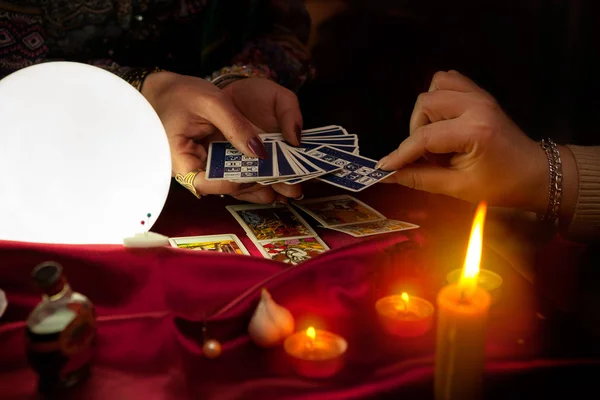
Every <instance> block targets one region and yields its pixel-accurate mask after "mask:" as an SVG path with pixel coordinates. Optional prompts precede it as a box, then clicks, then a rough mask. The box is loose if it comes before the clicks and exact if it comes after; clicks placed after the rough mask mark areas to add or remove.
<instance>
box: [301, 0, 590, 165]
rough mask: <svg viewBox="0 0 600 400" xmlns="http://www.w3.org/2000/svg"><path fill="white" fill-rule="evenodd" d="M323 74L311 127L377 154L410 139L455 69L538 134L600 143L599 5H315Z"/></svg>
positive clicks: (521, 0) (373, 1) (314, 93)
mask: <svg viewBox="0 0 600 400" xmlns="http://www.w3.org/2000/svg"><path fill="white" fill-rule="evenodd" d="M306 3H307V7H308V9H309V11H310V12H311V15H312V18H313V24H314V27H313V38H312V43H311V48H312V53H313V57H314V63H315V66H316V68H317V74H318V75H317V78H316V79H315V80H314V81H313V82H312V83H311V84H309V85H307V86H306V87H305V88H304V89H303V90H302V92H301V93H300V99H301V105H302V110H303V114H304V118H305V126H306V127H307V128H310V127H316V126H322V125H329V124H339V125H342V126H344V127H345V128H346V129H347V130H348V131H349V132H350V133H356V134H358V135H359V136H360V146H361V154H364V155H366V156H369V157H372V158H379V157H381V156H383V155H385V154H387V153H388V152H389V151H391V150H392V149H393V148H395V147H396V146H397V145H398V144H399V143H400V141H401V140H402V139H403V138H404V137H406V135H408V123H409V119H410V114H411V112H412V107H413V105H414V101H415V99H416V97H417V95H418V94H419V93H420V92H423V91H426V90H427V88H428V87H429V81H430V79H431V76H432V75H433V73H434V72H435V71H437V70H448V69H456V70H458V71H460V72H462V73H463V74H465V75H467V76H469V77H471V78H472V79H474V80H475V81H476V82H477V83H478V84H480V85H481V86H482V87H484V88H485V89H486V90H488V91H489V92H491V93H492V94H493V95H494V96H495V97H496V98H497V99H498V101H499V102H500V104H501V105H502V107H503V108H504V109H505V111H506V112H507V113H508V114H509V115H510V116H511V117H512V118H513V119H514V120H515V121H516V122H517V123H518V124H519V125H520V126H521V128H522V129H523V130H524V131H525V132H526V133H527V134H528V135H529V136H531V137H533V138H535V139H541V138H543V137H552V138H554V139H555V140H557V141H558V142H559V143H575V144H600V140H599V139H598V127H597V124H596V115H598V114H599V113H598V110H599V106H600V102H599V101H598V98H599V96H600V95H599V89H600V62H599V58H600V57H599V52H600V46H598V44H599V38H600V24H599V23H600V13H599V11H600V7H599V6H598V5H597V4H595V3H597V2H596V1H594V0H570V1H567V0H545V1H544V0H503V1H500V0H484V1H481V0H480V1H473V0H460V1H437V0H436V1H433V0H412V1H409V0H370V1H365V0H355V1H352V0H348V1H337V0H307V1H306Z"/></svg>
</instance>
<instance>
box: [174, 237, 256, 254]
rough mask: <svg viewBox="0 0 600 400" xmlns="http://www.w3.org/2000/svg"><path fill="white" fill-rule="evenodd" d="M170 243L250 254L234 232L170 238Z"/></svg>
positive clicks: (190, 247)
mask: <svg viewBox="0 0 600 400" xmlns="http://www.w3.org/2000/svg"><path fill="white" fill-rule="evenodd" d="M169 243H170V244H171V246H172V247H177V248H180V249H188V250H199V251H215V252H219V253H230V254H245V255H249V254H250V253H249V252H248V250H246V247H245V246H244V245H243V243H242V242H241V241H240V239H239V238H238V237H237V236H236V235H232V234H225V235H207V236H188V237H179V238H170V239H169Z"/></svg>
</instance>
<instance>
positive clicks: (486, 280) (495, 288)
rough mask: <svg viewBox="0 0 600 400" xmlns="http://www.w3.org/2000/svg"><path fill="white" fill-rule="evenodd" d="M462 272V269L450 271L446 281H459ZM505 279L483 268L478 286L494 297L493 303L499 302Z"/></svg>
mask: <svg viewBox="0 0 600 400" xmlns="http://www.w3.org/2000/svg"><path fill="white" fill-rule="evenodd" d="M461 274H462V269H455V270H453V271H450V272H449V273H448V275H446V281H447V282H448V283H457V282H458V281H459V279H460V276H461ZM503 282H504V281H503V279H502V277H501V276H500V275H498V274H497V273H495V272H492V271H490V270H487V269H481V270H480V271H479V277H478V278H477V286H479V287H480V288H482V289H485V290H486V291H487V292H488V293H489V294H490V296H491V297H492V305H494V304H496V303H498V301H499V300H500V295H501V293H502V284H503Z"/></svg>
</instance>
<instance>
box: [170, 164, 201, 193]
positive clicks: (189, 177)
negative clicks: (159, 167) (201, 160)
mask: <svg viewBox="0 0 600 400" xmlns="http://www.w3.org/2000/svg"><path fill="white" fill-rule="evenodd" d="M200 172H202V170H201V169H199V168H198V169H195V170H193V171H192V172H188V173H187V174H185V176H183V175H181V174H175V180H176V181H177V182H179V184H180V185H181V186H183V187H184V188H186V189H187V190H189V191H190V192H192V194H193V195H194V196H196V198H197V199H199V198H201V197H202V196H201V195H199V194H198V192H197V191H196V187H195V186H194V180H195V179H196V175H198V174H199V173H200Z"/></svg>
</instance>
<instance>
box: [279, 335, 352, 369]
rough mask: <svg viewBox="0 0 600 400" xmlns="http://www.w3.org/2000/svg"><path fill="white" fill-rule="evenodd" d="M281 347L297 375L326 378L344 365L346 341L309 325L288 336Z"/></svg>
mask: <svg viewBox="0 0 600 400" xmlns="http://www.w3.org/2000/svg"><path fill="white" fill-rule="evenodd" d="M283 348H284V349H285V352H286V353H287V354H288V355H289V356H290V359H291V360H292V364H293V365H294V369H295V370H296V372H297V373H298V375H301V376H304V377H307V378H328V377H330V376H333V375H335V374H337V373H338V372H339V371H340V370H341V369H342V367H343V366H344V360H343V355H344V353H345V352H346V349H347V348H348V343H347V342H346V340H344V338H342V337H341V336H338V335H336V334H334V333H331V332H327V331H324V330H317V329H315V328H314V327H312V326H311V327H309V328H308V329H307V330H306V331H300V332H296V333H295V334H293V335H291V336H289V337H288V338H287V339H286V340H285V342H284V343H283Z"/></svg>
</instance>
